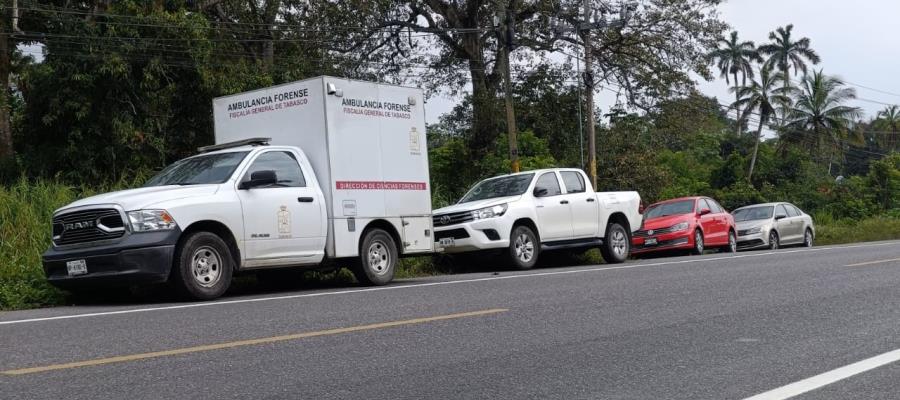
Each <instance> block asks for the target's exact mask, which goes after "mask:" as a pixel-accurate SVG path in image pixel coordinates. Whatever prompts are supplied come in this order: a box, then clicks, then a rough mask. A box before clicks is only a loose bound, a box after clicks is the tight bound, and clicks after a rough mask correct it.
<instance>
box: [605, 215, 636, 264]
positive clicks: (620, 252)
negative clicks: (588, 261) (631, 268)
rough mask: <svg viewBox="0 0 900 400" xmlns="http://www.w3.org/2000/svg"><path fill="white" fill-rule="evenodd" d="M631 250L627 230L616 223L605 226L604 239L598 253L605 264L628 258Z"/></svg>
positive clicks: (617, 262) (620, 261)
mask: <svg viewBox="0 0 900 400" xmlns="http://www.w3.org/2000/svg"><path fill="white" fill-rule="evenodd" d="M630 252H631V239H630V238H629V237H628V232H627V231H625V228H624V227H622V225H619V224H618V223H615V222H613V223H610V224H609V225H607V226H606V240H604V241H603V245H602V246H600V255H601V256H603V260H604V261H606V263H607V264H619V263H622V262H625V260H627V259H628V253H630Z"/></svg>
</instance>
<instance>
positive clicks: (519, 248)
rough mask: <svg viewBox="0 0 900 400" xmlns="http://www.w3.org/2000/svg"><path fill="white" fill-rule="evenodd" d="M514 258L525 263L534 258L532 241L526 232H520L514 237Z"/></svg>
mask: <svg viewBox="0 0 900 400" xmlns="http://www.w3.org/2000/svg"><path fill="white" fill-rule="evenodd" d="M516 258H518V259H519V260H520V261H522V262H526V263H527V262H530V261H531V259H532V258H534V241H532V240H531V237H530V236H528V234H527V233H521V234H519V236H518V237H516Z"/></svg>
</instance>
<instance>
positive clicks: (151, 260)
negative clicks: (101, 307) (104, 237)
mask: <svg viewBox="0 0 900 400" xmlns="http://www.w3.org/2000/svg"><path fill="white" fill-rule="evenodd" d="M180 236H181V231H180V230H178V229H175V230H173V231H166V232H142V233H135V234H126V235H125V236H124V237H123V238H122V240H120V241H119V242H117V243H113V244H106V245H102V246H95V247H82V248H72V249H57V248H55V247H51V248H50V249H48V250H47V251H46V252H44V254H43V256H42V261H43V266H44V274H45V275H46V276H47V281H48V282H49V283H50V284H52V285H54V286H57V287H60V288H63V289H66V288H78V287H87V286H125V285H134V284H149V283H160V282H165V281H166V280H168V278H169V271H170V270H171V268H172V259H173V257H174V254H175V244H176V243H178V238H179V237H180ZM75 260H84V261H85V264H86V265H87V273H86V274H83V275H75V276H70V275H69V273H68V269H67V268H66V263H67V262H69V261H75Z"/></svg>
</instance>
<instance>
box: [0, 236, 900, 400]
mask: <svg viewBox="0 0 900 400" xmlns="http://www.w3.org/2000/svg"><path fill="white" fill-rule="evenodd" d="M898 305H900V242H879V243H868V244H862V245H855V246H844V247H822V248H813V249H783V250H780V251H777V252H774V253H770V252H765V251H763V252H748V253H739V254H737V255H730V254H710V255H706V256H702V257H679V258H664V259H654V260H643V261H631V262H628V263H626V264H620V265H614V266H608V265H598V266H581V267H573V268H544V269H538V270H533V271H528V272H521V273H520V272H506V271H503V272H499V274H494V273H493V272H485V273H476V274H466V275H454V276H443V277H435V278H428V279H417V280H410V281H403V282H398V283H395V284H393V285H390V286H386V287H382V288H374V289H371V288H370V289H365V288H354V287H348V288H337V289H323V290H302V291H294V292H281V293H277V294H266V295H256V296H240V297H229V298H226V299H223V300H221V301H218V302H213V303H167V304H150V305H147V304H143V305H136V306H135V305H130V306H129V305H124V306H123V305H112V306H96V305H95V306H79V307H65V308H52V309H41V310H31V311H21V312H7V313H0V349H2V351H0V399H106V398H109V399H129V400H137V399H161V398H167V399H207V398H209V399H231V398H253V399H353V398H359V399H397V398H408V399H423V398H441V399H477V398H484V399H488V398H489V399H528V398H560V399H745V398H749V397H751V396H755V395H760V394H763V396H760V397H758V398H772V399H774V398H788V397H790V396H792V395H793V394H799V396H798V397H797V398H802V399H851V398H865V399H897V398H898V396H900V395H898V393H900V384H898V383H897V382H898V381H900V362H895V361H893V359H891V358H888V359H887V360H885V359H884V357H889V356H890V354H888V355H887V356H883V357H882V358H880V359H876V360H875V361H871V360H870V361H867V362H866V363H862V364H854V363H857V362H859V361H863V360H867V359H870V358H872V357H875V356H879V355H883V354H885V353H888V352H892V351H894V350H897V349H900V307H898ZM892 354H893V353H892ZM897 358H898V359H900V356H898V357H897ZM878 360H880V361H878ZM879 362H880V364H879ZM873 363H874V364H873ZM859 365H862V366H861V367H859ZM847 366H850V367H847ZM842 368H844V369H842ZM847 368H849V370H852V371H851V372H848V373H844V372H846V371H848V369H847ZM854 368H855V369H854ZM829 371H832V372H831V373H829ZM841 373H844V375H846V376H838V375H840V374H841ZM820 374H825V375H822V376H820V377H818V378H816V379H812V380H807V378H810V377H815V376H818V375H820ZM798 382H799V383H798ZM792 384H793V386H787V389H784V390H787V392H781V394H779V393H776V392H770V391H772V390H775V389H778V388H783V387H786V385H792ZM798 387H800V389H797V388H798ZM792 388H793V390H795V391H794V392H791V391H790V390H791V389H792ZM784 393H793V394H787V395H785V394H784ZM801 393H802V394H801Z"/></svg>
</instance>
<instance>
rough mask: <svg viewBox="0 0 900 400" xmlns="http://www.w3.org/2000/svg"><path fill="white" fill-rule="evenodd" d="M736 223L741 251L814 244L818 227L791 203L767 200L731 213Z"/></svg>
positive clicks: (810, 245)
mask: <svg viewBox="0 0 900 400" xmlns="http://www.w3.org/2000/svg"><path fill="white" fill-rule="evenodd" d="M731 214H732V215H733V216H734V222H735V224H736V225H737V235H738V237H737V240H738V243H737V245H738V250H750V249H760V248H769V249H772V250H775V249H777V248H779V247H781V246H787V245H803V246H806V247H812V245H813V239H814V238H815V237H816V228H815V226H814V225H813V220H812V217H810V216H809V215H808V214H806V213H805V212H803V211H801V210H800V209H799V208H797V207H796V206H794V205H793V204H791V203H765V204H755V205H752V206H746V207H741V208H738V209H737V210H734V211H732V212H731Z"/></svg>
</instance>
